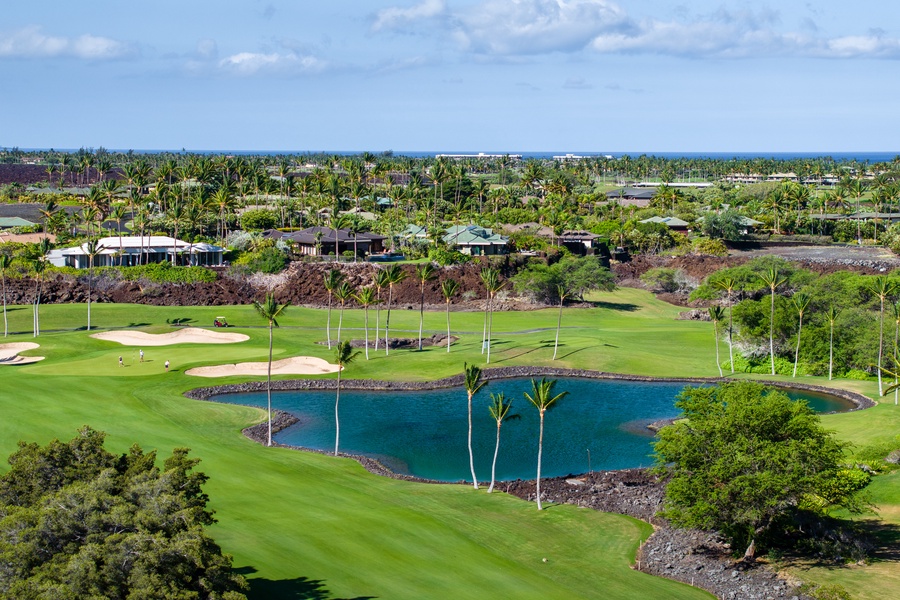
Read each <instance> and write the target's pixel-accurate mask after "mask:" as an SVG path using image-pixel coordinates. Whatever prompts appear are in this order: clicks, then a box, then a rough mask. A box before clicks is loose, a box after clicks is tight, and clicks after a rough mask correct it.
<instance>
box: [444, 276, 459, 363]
mask: <svg viewBox="0 0 900 600" xmlns="http://www.w3.org/2000/svg"><path fill="white" fill-rule="evenodd" d="M457 291H459V282H458V281H456V280H455V279H445V280H444V281H442V282H441V294H443V296H444V300H445V301H446V303H447V352H448V353H449V352H450V340H451V338H450V301H451V300H452V299H453V296H455V295H456V292H457Z"/></svg>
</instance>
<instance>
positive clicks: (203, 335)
mask: <svg viewBox="0 0 900 600" xmlns="http://www.w3.org/2000/svg"><path fill="white" fill-rule="evenodd" d="M91 337H92V338H97V339H98V340H108V341H110V342H118V343H120V344H122V345H123V346H171V345H172V344H235V343H237V342H245V341H247V340H249V339H250V337H249V336H246V335H244V334H243V333H225V332H223V331H210V330H208V329H200V328H199V327H185V328H184V329H179V330H178V331H173V332H171V333H144V332H143V331H127V330H126V331H121V330H120V331H103V332H100V333H95V334H93V335H91Z"/></svg>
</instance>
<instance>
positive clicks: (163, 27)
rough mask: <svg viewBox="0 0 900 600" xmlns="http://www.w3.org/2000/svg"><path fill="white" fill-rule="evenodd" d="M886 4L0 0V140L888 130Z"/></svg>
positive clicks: (259, 143)
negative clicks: (0, 10) (0, 7)
mask: <svg viewBox="0 0 900 600" xmlns="http://www.w3.org/2000/svg"><path fill="white" fill-rule="evenodd" d="M898 66H900V3H898V2H891V1H888V0H856V1H855V2H838V1H835V0H818V1H814V2H813V1H811V2H805V1H794V0H783V1H781V2H769V3H766V2H749V1H741V2H736V1H729V0H723V1H713V0H692V1H689V2H684V3H680V4H679V3H677V2H666V1H663V0H618V1H610V0H407V1H404V0H394V1H392V0H388V1H382V0H370V1H366V2H362V1H357V0H332V1H328V2H322V1H319V2H311V1H299V0H294V1H287V0H244V1H237V0H218V1H215V2H213V1H208V0H181V1H179V2H174V1H171V0H155V1H154V2H121V0H88V1H87V2H71V1H66V2H63V1H57V0H45V1H43V2H27V3H26V2H7V3H5V5H4V7H3V14H2V17H0V77H2V81H3V91H2V93H0V146H3V147H11V146H19V147H23V148H33V147H41V148H44V147H55V148H78V147H98V146H104V147H106V148H119V149H128V148H133V149H181V148H187V149H188V150H229V149H236V150H275V151H318V150H326V151H337V150H348V151H349V150H370V151H382V150H388V149H392V150H394V151H404V150H406V151H426V150H443V151H452V150H457V151H463V150H465V151H510V152H529V151H536V152H537V151H560V152H618V151H651V152H678V151H694V152H738V151H748V152H790V151H814V152H828V151H895V150H898V149H900V144H898V141H897V133H898V132H900V110H898V98H900V77H898V74H900V73H898V71H900V70H898Z"/></svg>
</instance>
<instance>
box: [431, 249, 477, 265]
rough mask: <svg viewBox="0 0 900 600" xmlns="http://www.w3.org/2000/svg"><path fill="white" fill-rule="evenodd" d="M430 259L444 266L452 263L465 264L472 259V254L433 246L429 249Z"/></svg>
mask: <svg viewBox="0 0 900 600" xmlns="http://www.w3.org/2000/svg"><path fill="white" fill-rule="evenodd" d="M428 260H430V261H432V262H436V263H437V264H439V265H440V266H442V267H447V266H450V265H463V264H465V263H467V262H469V261H470V260H472V257H471V256H468V255H466V254H463V253H462V252H460V251H459V250H447V249H445V248H431V249H430V250H429V251H428Z"/></svg>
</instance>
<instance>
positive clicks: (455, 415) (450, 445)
mask: <svg viewBox="0 0 900 600" xmlns="http://www.w3.org/2000/svg"><path fill="white" fill-rule="evenodd" d="M684 385H685V384H684V383H659V382H654V383H645V382H633V381H610V380H597V379H578V378H570V379H560V380H559V381H558V383H557V385H556V391H557V393H558V392H561V391H568V392H569V395H568V396H566V397H565V398H563V399H562V400H561V401H560V402H559V403H558V405H557V407H556V408H554V409H552V410H550V411H549V412H548V413H547V414H546V416H545V419H544V456H543V468H542V471H543V473H542V474H544V475H546V476H561V475H567V474H570V473H584V472H586V471H588V470H589V469H625V468H631V467H642V466H649V465H651V464H652V463H653V459H652V457H651V456H650V454H651V452H652V449H651V442H652V441H653V432H652V431H650V430H649V429H647V428H646V425H647V424H648V423H651V422H653V421H656V420H659V419H666V418H672V417H676V416H678V410H677V409H676V408H675V406H674V402H675V396H676V395H677V394H678V393H679V392H680V391H681V389H682V388H683V387H684ZM530 389H531V384H530V380H528V379H505V380H499V381H491V382H490V383H489V384H488V385H487V386H485V387H484V388H483V390H482V391H481V392H480V393H479V394H477V395H476V396H475V398H474V399H473V401H472V407H473V408H472V414H473V416H472V423H473V424H472V428H473V433H472V447H473V452H474V455H475V472H476V475H477V476H478V478H479V480H485V479H488V480H489V479H490V467H491V459H492V457H493V453H494V444H495V441H496V432H497V428H496V422H495V421H494V420H493V419H492V418H491V416H490V414H489V413H488V408H487V407H488V404H489V402H490V394H491V393H494V394H497V393H499V392H503V393H504V394H505V395H506V397H507V398H508V399H512V400H513V412H515V413H518V414H520V415H521V419H519V420H515V421H510V422H507V423H505V424H504V425H503V427H502V430H501V434H500V436H501V437H500V455H499V457H498V459H497V478H498V479H501V480H502V479H517V478H522V479H526V478H534V476H535V466H536V464H537V442H538V426H539V420H538V414H537V409H535V408H534V407H533V406H532V405H531V404H530V403H529V402H528V401H527V400H525V398H524V397H523V396H522V393H523V392H525V391H530ZM791 396H792V397H794V398H799V397H802V398H804V399H806V400H807V401H808V402H809V403H810V405H811V406H812V408H813V409H814V410H816V411H818V412H828V411H834V410H846V409H847V408H850V406H851V405H850V404H849V403H847V402H846V401H843V400H840V399H837V398H832V397H828V396H823V395H815V394H808V393H805V392H804V393H802V394H801V393H795V392H792V393H791ZM334 397H335V394H334V392H333V391H328V392H318V391H296V392H275V393H273V394H272V406H273V408H278V409H281V410H285V411H288V412H290V413H292V414H294V415H296V416H297V417H298V418H299V419H300V423H298V424H296V425H294V426H292V427H290V428H288V429H285V430H284V431H281V432H279V433H278V434H277V436H276V440H277V441H278V442H281V443H284V444H293V445H297V446H304V447H307V448H315V449H320V450H333V449H334ZM215 400H217V401H219V402H232V403H238V404H248V405H252V406H261V407H265V405H266V394H265V392H263V393H254V394H229V395H223V396H219V397H217V398H215ZM340 416H341V448H340V449H341V451H342V452H347V453H352V454H363V455H366V456H371V457H374V458H377V459H378V460H380V461H381V462H383V463H384V464H385V465H386V466H388V467H389V468H391V470H393V471H395V472H397V473H402V474H407V475H416V476H418V477H425V478H428V479H437V480H441V481H457V480H462V479H468V480H470V479H471V475H470V472H469V454H468V450H467V447H466V436H467V432H468V424H467V409H466V392H465V390H464V389H462V388H448V389H440V390H424V391H415V392H360V391H348V390H342V391H341V402H340ZM589 452H590V463H589V462H588V460H589V459H588V453H589Z"/></svg>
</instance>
